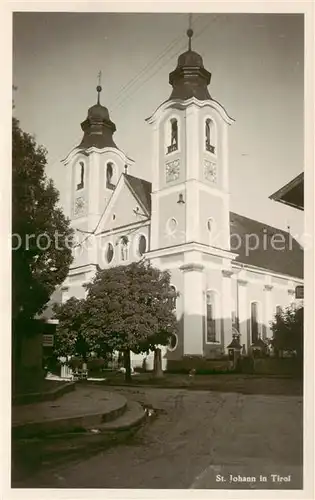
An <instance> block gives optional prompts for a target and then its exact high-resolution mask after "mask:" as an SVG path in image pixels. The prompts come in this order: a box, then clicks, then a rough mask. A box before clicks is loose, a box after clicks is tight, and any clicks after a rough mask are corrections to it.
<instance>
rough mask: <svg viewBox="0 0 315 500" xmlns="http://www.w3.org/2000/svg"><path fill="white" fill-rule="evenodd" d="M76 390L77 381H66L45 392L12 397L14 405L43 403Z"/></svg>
mask: <svg viewBox="0 0 315 500" xmlns="http://www.w3.org/2000/svg"><path fill="white" fill-rule="evenodd" d="M74 390H75V382H64V383H63V384H61V385H60V387H56V388H55V389H51V390H50V391H45V392H33V393H29V394H16V395H15V396H14V397H13V398H12V404H13V405H16V406H18V405H25V404H32V403H41V402H44V401H54V400H55V399H57V398H59V397H60V396H63V395H64V394H67V393H68V392H71V391H74Z"/></svg>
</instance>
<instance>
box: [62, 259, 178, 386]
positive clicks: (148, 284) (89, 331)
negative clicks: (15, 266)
mask: <svg viewBox="0 0 315 500" xmlns="http://www.w3.org/2000/svg"><path fill="white" fill-rule="evenodd" d="M86 289H87V292H88V293H87V298H86V299H85V303H84V314H83V315H82V316H81V319H80V321H81V325H80V328H79V329H77V331H78V332H79V333H80V335H81V337H82V338H84V339H85V341H86V342H87V344H88V345H89V348H90V349H91V350H93V351H100V350H104V349H105V350H107V351H108V352H113V351H120V352H123V353H124V360H125V368H126V380H130V378H131V367H130V351H133V352H136V353H141V352H148V351H149V350H152V351H156V350H157V346H158V345H167V344H168V342H169V339H170V336H171V335H172V334H173V333H174V332H176V330H177V322H176V318H175V315H174V313H173V303H172V301H171V300H170V299H171V298H172V294H173V291H172V289H171V288H170V275H169V273H168V272H161V271H159V270H158V269H156V268H154V267H152V266H151V265H149V264H148V263H144V262H141V263H132V264H130V265H128V266H118V267H113V268H110V269H106V270H99V271H98V272H97V274H96V276H95V278H94V279H93V281H92V282H91V283H89V284H87V285H86ZM68 303H69V305H67V304H68ZM73 305H74V302H73V299H72V302H70V301H68V302H67V303H66V304H65V305H64V306H63V307H64V308H66V307H68V308H69V310H68V312H67V315H66V320H65V319H64V318H63V317H62V315H61V314H60V313H58V314H57V317H58V319H59V321H60V322H61V325H60V327H61V328H62V329H64V331H67V332H68V331H69V330H70V329H71V328H72V330H73V331H76V327H75V325H74V323H73V325H72V327H71V326H69V323H68V318H70V317H71V316H72V315H74V314H75V310H74V308H73ZM63 310H64V311H65V309H63ZM73 320H74V321H75V319H74V318H73ZM70 323H71V320H70ZM63 324H65V327H63Z"/></svg>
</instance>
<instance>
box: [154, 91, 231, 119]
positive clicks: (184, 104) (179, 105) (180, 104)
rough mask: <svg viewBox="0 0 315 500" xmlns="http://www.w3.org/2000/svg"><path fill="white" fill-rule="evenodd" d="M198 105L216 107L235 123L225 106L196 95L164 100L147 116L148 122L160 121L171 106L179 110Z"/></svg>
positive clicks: (225, 117)
mask: <svg viewBox="0 0 315 500" xmlns="http://www.w3.org/2000/svg"><path fill="white" fill-rule="evenodd" d="M192 104H193V105H195V106H197V107H198V108H199V109H202V108H205V107H208V108H213V109H215V110H216V111H217V112H218V113H219V115H220V116H221V118H222V119H223V120H224V121H225V122H226V123H227V124H228V125H232V123H234V121H235V120H234V118H231V117H230V116H229V115H228V114H227V112H226V110H225V109H224V107H223V106H222V105H221V104H220V103H219V102H217V101H215V100H213V99H207V100H205V101H199V100H198V99H196V97H191V98H190V99H186V100H182V99H171V100H167V101H164V102H163V103H162V104H161V105H160V106H159V107H158V108H157V109H156V110H155V111H154V113H153V114H152V115H151V116H150V117H149V118H146V122H147V123H149V124H152V123H155V122H159V121H160V119H161V116H162V114H163V113H164V112H165V111H167V110H168V109H169V108H172V109H179V110H184V109H187V108H188V107H189V106H191V105H192Z"/></svg>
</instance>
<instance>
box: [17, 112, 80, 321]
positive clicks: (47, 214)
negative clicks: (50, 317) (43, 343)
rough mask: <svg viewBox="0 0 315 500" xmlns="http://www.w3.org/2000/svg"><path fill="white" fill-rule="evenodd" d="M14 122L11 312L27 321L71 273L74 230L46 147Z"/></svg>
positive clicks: (38, 311)
mask: <svg viewBox="0 0 315 500" xmlns="http://www.w3.org/2000/svg"><path fill="white" fill-rule="evenodd" d="M12 125H13V126H12V315H13V321H14V322H19V321H21V322H22V323H23V322H24V323H25V322H27V321H29V320H31V319H32V318H34V316H35V315H36V314H38V313H40V312H41V311H42V310H43V309H44V307H45V305H46V303H47V302H48V300H49V298H50V296H51V294H52V293H53V292H54V290H55V288H56V287H57V286H58V285H60V284H61V283H62V282H63V281H64V279H65V278H66V276H67V274H68V270H69V266H70V264H71V262H72V253H71V238H72V230H71V228H70V221H69V220H68V219H67V218H66V217H65V216H64V214H63V212H62V210H61V208H59V207H58V201H59V193H58V191H57V189H56V188H55V187H54V184H53V182H52V180H50V179H48V178H47V176H46V174H45V167H46V163H47V161H46V154H47V153H46V150H45V149H44V148H43V147H42V146H38V145H37V144H36V141H35V139H34V137H32V136H31V135H30V134H28V133H26V132H23V131H22V130H21V128H20V125H19V122H18V120H17V119H16V118H13V124H12Z"/></svg>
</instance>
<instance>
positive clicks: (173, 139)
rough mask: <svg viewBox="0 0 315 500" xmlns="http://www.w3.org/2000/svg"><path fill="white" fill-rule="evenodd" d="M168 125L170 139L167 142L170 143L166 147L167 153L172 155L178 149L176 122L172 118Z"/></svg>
mask: <svg viewBox="0 0 315 500" xmlns="http://www.w3.org/2000/svg"><path fill="white" fill-rule="evenodd" d="M169 125H170V137H169V138H168V141H170V143H169V145H168V146H167V152H168V153H172V152H173V151H176V150H177V149H178V122H177V119H176V118H172V119H171V120H170V122H169Z"/></svg>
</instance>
